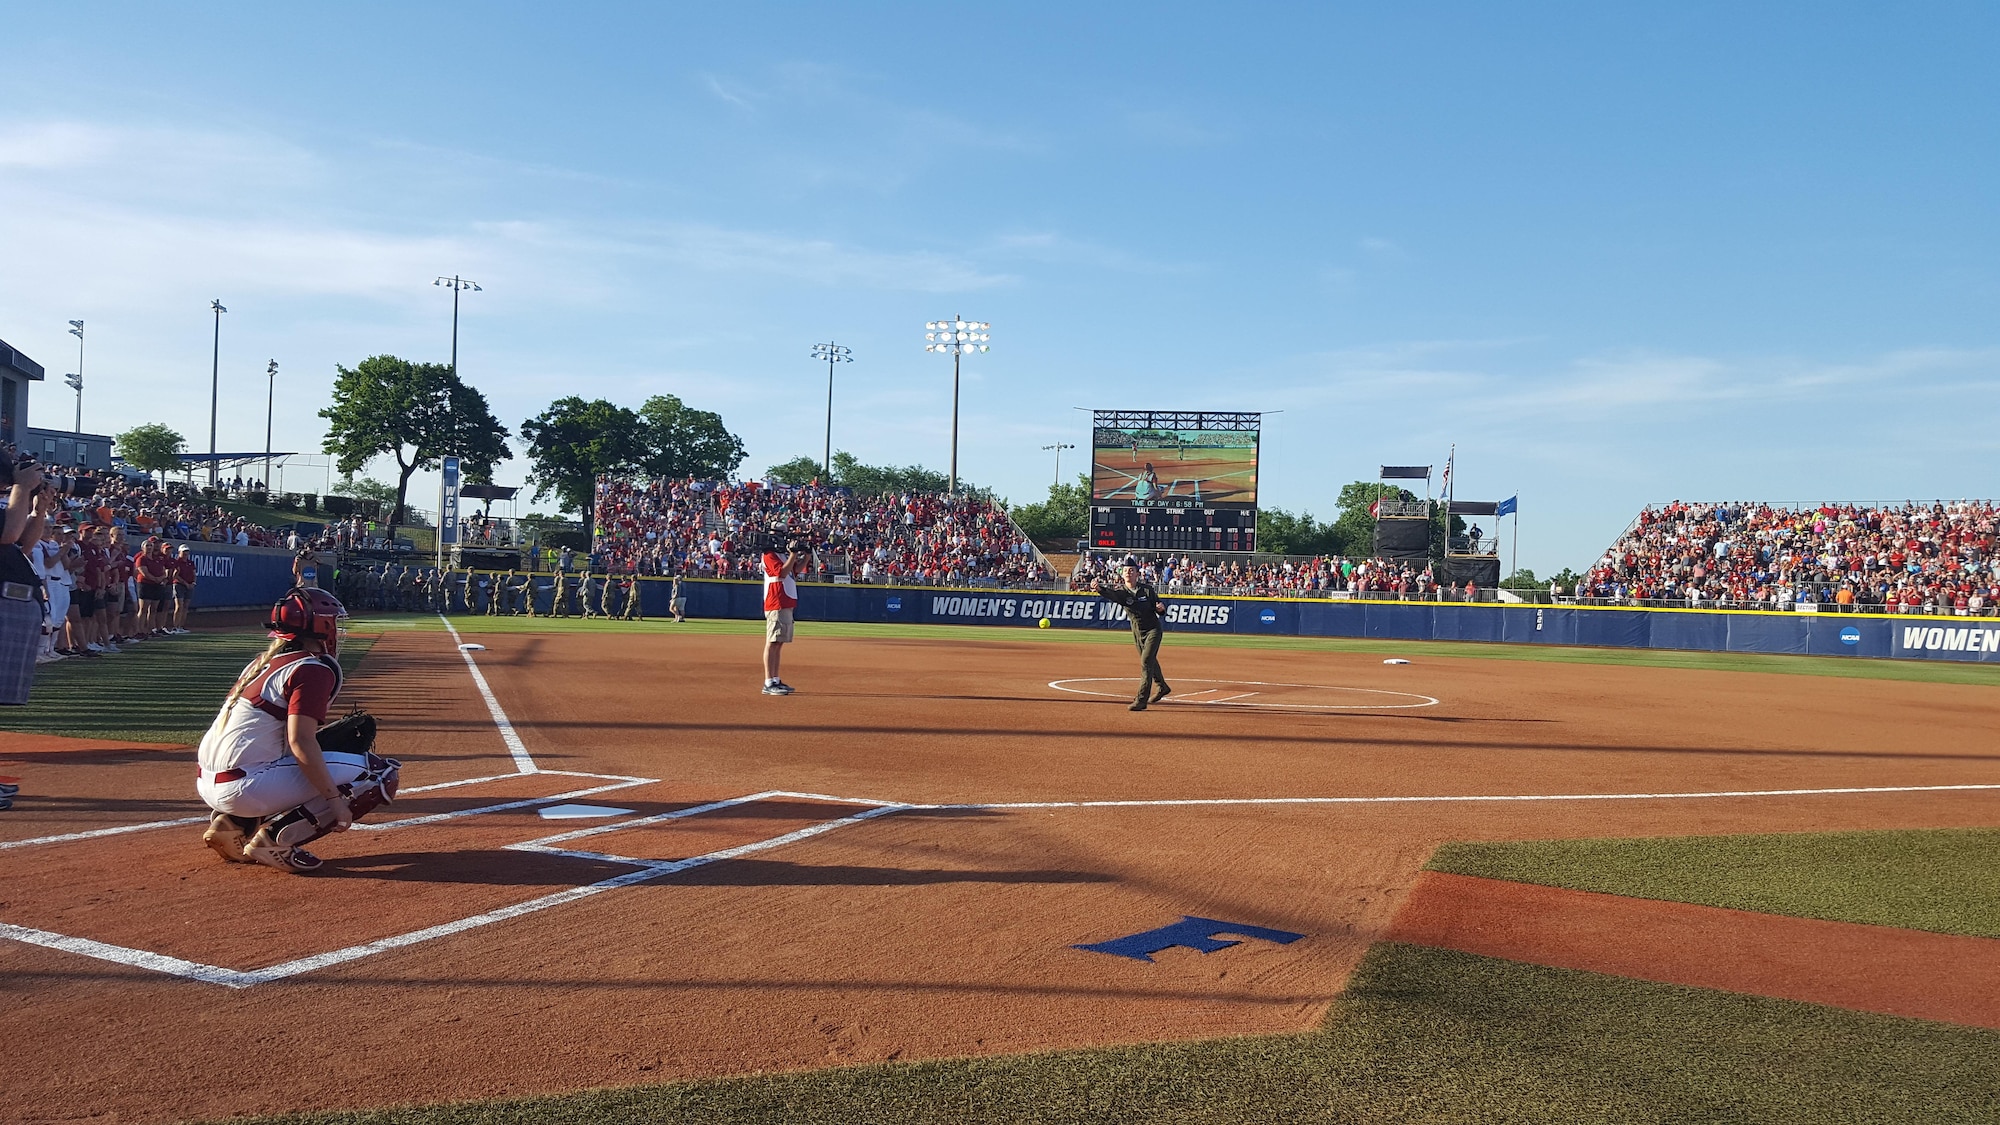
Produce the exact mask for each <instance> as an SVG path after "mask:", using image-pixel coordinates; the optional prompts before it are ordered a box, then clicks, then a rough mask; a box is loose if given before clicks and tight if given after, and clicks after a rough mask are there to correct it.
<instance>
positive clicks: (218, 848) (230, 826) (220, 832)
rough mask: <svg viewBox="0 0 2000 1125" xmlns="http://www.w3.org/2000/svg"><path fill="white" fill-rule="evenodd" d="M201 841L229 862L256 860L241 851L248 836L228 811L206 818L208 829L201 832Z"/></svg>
mask: <svg viewBox="0 0 2000 1125" xmlns="http://www.w3.org/2000/svg"><path fill="white" fill-rule="evenodd" d="M201 842H202V843H204V844H207V845H208V846H209V849H210V850H211V851H213V852H215V854H216V855H219V856H221V857H222V858H224V859H226V860H228V861H229V862H231V863H255V862H256V861H255V860H253V859H251V858H250V857H249V856H248V855H245V854H244V851H243V849H244V846H245V845H247V844H248V843H249V842H250V837H249V836H248V835H246V834H245V833H244V831H243V826H242V825H240V824H238V823H236V818H234V817H232V816H230V815H229V814H228V813H216V814H215V815H214V816H212V817H209V818H208V831H206V832H203V833H202V834H201Z"/></svg>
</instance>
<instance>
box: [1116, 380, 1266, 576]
mask: <svg viewBox="0 0 2000 1125" xmlns="http://www.w3.org/2000/svg"><path fill="white" fill-rule="evenodd" d="M1091 423H1092V426H1091V442H1090V446H1091V465H1090V542H1091V545H1092V546H1094V547H1100V548H1105V549H1108V550H1131V551H1243V552H1249V551H1254V550H1256V549H1257V453H1258V441H1259V431H1260V429H1261V428H1262V424H1263V415H1261V414H1258V413H1254V412H1253V413H1245V412H1218V411H1191V410H1099V411H1094V412H1093V413H1092V415H1091Z"/></svg>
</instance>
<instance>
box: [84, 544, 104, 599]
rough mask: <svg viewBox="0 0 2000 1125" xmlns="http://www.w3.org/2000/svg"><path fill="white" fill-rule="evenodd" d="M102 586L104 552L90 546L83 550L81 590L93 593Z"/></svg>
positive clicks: (86, 545) (87, 545)
mask: <svg viewBox="0 0 2000 1125" xmlns="http://www.w3.org/2000/svg"><path fill="white" fill-rule="evenodd" d="M103 585H104V552H103V551H102V550H100V549H99V548H97V547H95V546H92V545H90V544H85V545H84V548H83V588H84V589H86V590H89V591H92V592H93V593H94V592H96V591H97V590H98V589H100V588H101V587H102V586H103Z"/></svg>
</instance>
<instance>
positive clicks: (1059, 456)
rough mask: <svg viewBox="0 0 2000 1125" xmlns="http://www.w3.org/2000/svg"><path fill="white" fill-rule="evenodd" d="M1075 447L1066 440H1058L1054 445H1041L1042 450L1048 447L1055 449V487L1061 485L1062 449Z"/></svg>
mask: <svg viewBox="0 0 2000 1125" xmlns="http://www.w3.org/2000/svg"><path fill="white" fill-rule="evenodd" d="M1075 448H1076V446H1074V445H1072V444H1070V443H1069V442H1066V441H1059V442H1057V443H1055V444H1054V445H1045V446H1043V447H1042V449H1043V450H1044V451H1046V450H1050V449H1053V450H1055V451H1056V487H1058V488H1060V487H1062V451H1063V450H1065V449H1075Z"/></svg>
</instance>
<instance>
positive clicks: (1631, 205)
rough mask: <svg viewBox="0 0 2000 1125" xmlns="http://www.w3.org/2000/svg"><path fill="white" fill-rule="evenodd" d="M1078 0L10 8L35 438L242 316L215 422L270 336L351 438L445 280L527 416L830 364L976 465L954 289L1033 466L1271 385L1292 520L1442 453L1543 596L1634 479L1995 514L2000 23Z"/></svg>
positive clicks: (0, 289)
mask: <svg viewBox="0 0 2000 1125" xmlns="http://www.w3.org/2000/svg"><path fill="white" fill-rule="evenodd" d="M1076 7H1077V6H1075V5H1047V6H1028V5H1010V6H1006V7H1003V8H987V7H980V8H952V7H942V8H941V7H938V6H935V5H924V6H918V5H911V6H879V5H798V6H756V5H749V4H737V5H727V6H724V5H701V6H693V5H690V6H685V7H678V8H675V7H668V6H664V5H599V6H592V7H585V6H561V7H555V6H549V5H533V6H530V5H516V6H509V5H480V6H476V7H475V6H472V5H463V6H456V7H445V6H438V5H366V4H356V3H350V4H343V5H339V6H323V7H320V8H318V9H307V8H304V7H303V6H300V7H287V8H278V7H273V6H270V5H247V4H240V5H204V6H196V7H193V8H190V7H187V6H180V7H172V8H163V7H159V6H155V5H130V6H119V5H68V6H56V5H46V4H33V5H31V4H24V3H13V2H11V0H10V2H7V3H0V26H5V27H6V28H7V40H8V44H9V46H8V52H7V53H8V65H7V67H6V68H4V71H0V337H4V338H5V339H7V340H9V341H10V342H12V343H14V344H15V345H16V346H17V347H20V348H21V349H23V350H24V351H26V352H28V353H29V354H30V355H32V356H34V357H36V358H37V359H39V360H40V361H41V362H43V363H44V364H46V365H47V366H48V368H49V370H50V372H51V378H50V381H49V383H48V384H46V385H44V386H42V387H39V388H37V395H36V398H35V403H34V407H33V412H32V417H31V421H32V422H33V423H34V424H37V425H45V426H66V425H68V424H69V422H70V420H71V412H72V400H71V398H70V396H69V393H68V391H67V389H66V388H64V387H62V385H61V382H60V373H61V372H64V371H67V370H70V369H71V368H72V366H73V362H74V358H75V351H74V347H73V345H74V340H73V339H72V338H71V337H69V336H67V335H66V334H65V333H64V329H65V327H66V326H65V324H64V321H65V320H67V319H69V318H72V317H81V318H84V319H85V320H87V321H88V323H89V330H90V333H91V335H90V345H89V346H90V351H89V353H88V357H87V360H86V362H87V369H86V375H87V378H88V381H89V386H88V388H87V390H86V397H85V419H84V421H85V428H86V429H91V430H96V431H99V432H112V431H116V430H119V429H123V428H125V427H127V426H129V425H132V424H134V423H137V422H142V421H153V420H162V421H166V422H168V423H170V424H172V425H174V426H175V427H176V428H178V429H179V430H181V432H182V433H184V434H186V435H187V436H188V437H189V439H190V444H191V446H193V447H194V448H196V449H205V448H206V447H207V433H208V427H207V418H206V412H207V411H206V408H207V405H208V403H207V389H208V388H207V382H208V374H209V360H210V355H209V349H210V331H211V321H210V318H209V314H208V312H207V303H208V300H209V299H210V298H211V297H220V298H221V299H222V300H223V303H224V304H226V305H227V306H229V309H230V312H229V313H228V315H227V316H226V317H225V318H224V321H223V344H222V379H223V384H224V387H225V391H226V396H227V397H226V398H225V401H224V403H223V407H222V417H221V423H220V426H221V432H222V437H221V444H222V445H223V446H224V447H225V448H260V447H261V445H262V441H263V435H262V428H263V423H264V418H263V413H264V390H265V380H264V378H263V371H264V366H265V361H266V360H268V359H271V358H276V359H277V360H278V361H279V363H280V364H281V374H280V376H279V386H280V392H281V393H280V401H279V406H278V411H277V417H276V422H275V426H276V431H277V444H278V445H279V447H280V448H286V449H305V450H316V449H317V446H318V442H319V439H320V436H321V433H322V428H321V423H320V420H319V419H318V418H317V417H316V416H315V412H316V411H317V410H318V409H319V408H320V407H321V406H323V405H324V404H325V402H326V398H327V393H328V390H329V387H330V385H331V381H332V375H333V366H334V364H336V363H349V364H351V363H354V362H356V361H358V360H360V359H361V358H363V357H365V356H367V355H370V354H374V353H378V352H392V353H395V354H399V355H404V356H407V357H411V358H419V359H439V360H442V359H444V358H446V356H447V355H448V352H449V348H450V300H449V295H448V294H447V293H446V292H445V291H443V290H440V289H437V288H435V287H433V286H432V285H431V279H432V278H433V277H435V276H437V275H439V274H450V273H460V274H463V275H465V276H467V277H470V278H474V279H476V280H477V281H479V282H480V283H481V284H482V285H483V286H485V289H484V291H483V292H480V293H476V294H471V295H469V296H468V297H467V299H466V305H465V308H464V316H463V321H462V326H461V342H460V369H461V372H462V374H463V375H464V377H465V378H466V379H467V380H468V381H469V382H472V383H473V384H475V385H476V386H478V387H480V388H481V389H482V390H483V391H485V392H486V394H487V395H488V397H489V399H490V400H491V401H492V402H493V404H494V406H495V409H496V411H497V413H498V414H499V415H500V417H501V418H502V420H503V421H505V422H506V423H507V424H508V425H510V426H513V427H516V428H518V424H519V422H520V421H521V420H522V419H524V418H526V417H529V416H530V415H532V414H534V413H536V412H538V411H539V410H540V409H542V408H543V407H544V406H545V405H546V404H547V403H548V402H549V401H550V400H551V399H553V398H555V397H557V396H559V395H564V394H572V393H574V394H581V395H584V396H586V397H599V396H601V397H606V398H610V399H613V400H614V401H619V402H623V403H625V404H627V405H633V406H636V405H637V404H638V403H639V402H640V401H641V400H642V399H643V398H645V397H646V396H647V395H650V394H656V393H674V394H678V395H680V396H681V397H683V398H684V399H686V400H688V401H689V402H690V403H693V404H695V405H697V406H701V407H704V408H707V409H712V410H717V411H720V412H721V413H722V415H723V417H724V419H725V421H726V422H727V423H728V424H729V426H730V427H731V428H732V429H733V430H735V431H736V432H737V433H739V434H740V435H742V437H743V438H744V441H745V443H746V444H747V445H748V447H749V451H750V459H749V460H748V461H747V462H746V464H745V466H744V469H743V471H744V473H745V474H746V475H755V474H756V473H758V472H760V471H761V470H762V468H763V467H764V466H767V465H770V464H773V463H776V462H778V461H782V460H786V459H788V458H790V457H793V456H796V455H799V454H808V453H809V454H813V455H815V456H817V454H818V452H819V450H820V445H821V440H822V438H821V430H822V426H823V424H824V409H825V401H824V394H825V382H824V379H825V369H824V368H823V367H817V366H815V365H814V364H813V362H812V360H811V359H810V356H809V354H808V352H809V349H810V347H811V345H812V344H813V343H814V342H815V341H822V340H828V339H832V340H836V341H838V342H840V343H843V344H847V345H849V346H851V347H853V349H854V353H855V358H856V362H855V363H853V364H851V365H847V366H845V367H843V368H842V369H841V371H840V373H839V377H840V385H839V388H838V390H837V394H836V412H835V418H834V444H835V446H836V448H843V449H847V450H850V451H852V452H853V453H855V454H856V455H857V456H859V457H861V458H863V459H864V460H867V461H871V462H882V461H892V462H896V463H909V462H922V463H924V464H928V465H931V466H934V467H938V468H942V467H943V466H944V464H945V462H946V460H947V458H948V455H949V450H948V445H949V432H950V410H951V380H950V364H949V361H948V360H943V359H941V358H940V357H937V356H932V355H927V354H926V353H925V352H924V351H923V347H922V331H923V322H924V321H925V320H928V319H932V318H936V317H940V316H950V315H954V314H962V315H965V316H968V317H974V318H977V319H982V320H988V321H991V322H992V323H993V351H992V352H991V353H990V354H988V355H985V356H981V357H978V358H977V359H974V360H968V362H967V365H966V382H965V388H964V406H963V437H962V439H961V448H960V465H961V471H962V473H963V474H964V475H965V476H966V477H967V478H969V479H972V480H975V481H978V482H981V483H986V484H990V485H992V486H993V487H995V488H996V489H998V490H999V491H1000V492H1001V493H1002V494H1004V495H1007V496H1010V497H1013V498H1014V499H1016V500H1028V499H1035V498H1039V497H1040V495H1041V494H1042V493H1043V492H1044V491H1045V490H1046V487H1047V483H1048V481H1049V480H1050V478H1051V477H1052V475H1053V473H1052V470H1053V465H1052V462H1051V459H1050V455H1049V454H1046V453H1044V452H1042V451H1041V449H1040V447H1041V446H1042V445H1046V444H1049V443H1051V442H1056V441H1071V442H1075V443H1077V444H1078V445H1084V444H1086V442H1087V440H1088V431H1087V427H1086V425H1085V416H1084V415H1082V414H1079V413H1077V412H1076V411H1074V410H1073V409H1071V408H1072V407H1076V406H1084V407H1144V406H1152V407H1158V408H1170V409H1200V408H1207V409H1252V410H1282V411H1284V413H1282V414H1277V415H1275V416H1274V417H1273V418H1272V419H1271V421H1270V425H1269V428H1268V429H1267V433H1266V457H1265V464H1264V474H1263V496H1264V500H1265V503H1266V504H1268V505H1276V506H1281V507H1285V508H1288V509H1292V510H1298V509H1301V508H1303V509H1308V510H1310V511H1312V512H1314V513H1316V514H1318V515H1320V516H1322V517H1329V518H1330V517H1331V515H1332V501H1333V496H1334V494H1335V493H1336V492H1337V491H1338V488H1339V486H1340V485H1341V484H1342V483H1344V482H1346V481H1349V480H1354V479H1362V478H1368V477H1372V476H1373V474H1374V471H1375V468H1376V466H1378V465H1379V464H1382V463H1384V462H1389V463H1424V462H1437V463H1440V464H1441V463H1442V462H1443V460H1444V457H1445V453H1446V450H1447V449H1448V448H1449V447H1450V446H1451V444H1452V443H1454V442H1455V443H1456V444H1457V446H1458V450H1459V479H1460V482H1461V483H1460V489H1459V495H1460V496H1461V497H1470V498H1478V499H1497V498H1499V497H1502V496H1505V495H1508V494H1510V493H1514V492H1516V491H1518V492H1519V493H1520V495H1521V508H1522V514H1523V518H1522V543H1521V554H1520V558H1521V563H1522V565H1524V566H1529V567H1533V568H1534V569H1536V570H1538V571H1540V572H1543V573H1547V572H1550V571H1553V570H1555V569H1557V568H1559V567H1562V566H1565V565H1570V566H1579V567H1580V566H1582V565H1584V564H1585V563H1587V562H1588V561H1589V560H1590V559H1591V558H1592V557H1594V555H1595V554H1596V553H1597V552H1598V551H1599V550H1601V549H1602V547H1603V546H1604V545H1605V544H1606V543H1607V542H1608V541H1609V540H1610V538H1611V537H1612V536H1613V535H1615V534H1616V532H1617V531H1618V530H1619V529H1620V528H1622V527H1623V526H1624V525H1625V523H1626V522H1627V521H1628V520H1629V519H1630V518H1631V516H1632V515H1633V513H1634V512H1635V511H1636V510H1637V508H1638V507H1639V505H1640V504H1642V503H1644V502H1647V501H1658V500H1666V499H1671V498H1675V497H1683V498H1692V497H1705V498H1725V497H1728V498H1768V499H1821V498H1836V497H1839V498H1858V499H1901V498H1905V497H1914V498H1937V497H1945V498H1956V497H1960V496H1965V495H1992V494H1993V493H1994V492H1995V491H1996V490H1995V489H1994V487H1993V484H1992V481H1993V474H1992V471H1991V466H1992V460H1993V455H1994V453H1995V451H1996V448H2000V437H1996V436H1995V435H1996V433H2000V429H1996V426H1995V422H1996V421H2000V409H1996V406H1995V393H1994V390H1995V379H1994V374H1995V370H1996V367H2000V329H1996V312H1997V311H2000V266H1997V265H1996V262H2000V217H1996V215H2000V211H1996V207H1995V205H1994V200H1995V199H1997V198H2000V67H1996V66H1994V65H1993V60H1994V59H1995V58H2000V9H1996V8H1994V7H1993V6H1991V5H1980V4H1926V5H1919V6H1896V7H1893V8H1891V7H1885V6H1860V5H1839V4H1814V5H1806V4H1794V5H1768V6H1744V5H1722V4H1714V5H1674V6H1661V5H1654V6H1643V7H1642V6H1631V5H1586V4H1573V5H1558V4H1523V5H1442V4H1440V5H1427V6H1410V5H1398V6H1386V5H1367V6H1362V5H1339V6H1336V5H1297V6H1264V7H1254V6H1231V7H1223V6H1214V7H1207V8H1197V7H1189V6H1173V5H1146V6H1138V5H1132V6H1123V7H1115V6H1102V7H1099V8H1095V9H1093V10H1091V11H1087V12H1081V13H1080V12H1078V11H1077V10H1076ZM1069 458H1070V459H1069V460H1066V461H1065V462H1064V473H1065V476H1068V475H1071V474H1073V472H1075V471H1076V470H1078V469H1081V468H1082V466H1081V464H1080V463H1079V462H1078V461H1077V460H1076V458H1075V455H1074V454H1070V455H1069ZM524 468H525V465H524V463H523V461H522V460H520V459H517V460H515V461H514V462H511V463H508V464H507V465H504V466H503V467H502V469H501V472H500V474H499V479H501V480H502V481H503V482H515V481H518V480H520V479H521V475H522V472H523V470H524ZM296 475H298V476H299V477H300V480H298V481H292V482H288V484H287V487H291V488H294V489H297V488H299V487H317V486H318V484H319V483H320V480H319V477H318V474H317V473H312V474H308V473H305V472H304V471H303V470H298V471H296ZM377 475H386V472H385V471H384V470H383V469H382V468H380V467H378V469H377ZM307 477H311V478H312V479H306V478H307ZM434 489H435V483H434V478H433V479H432V480H431V481H420V487H419V488H418V490H417V495H418V496H419V497H424V496H427V495H431V494H433V493H434ZM418 502H419V503H427V502H429V501H427V500H424V499H419V500H418ZM543 507H544V508H546V507H547V505H543ZM522 510H523V511H525V510H526V508H525V507H524V508H523V509H522Z"/></svg>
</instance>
